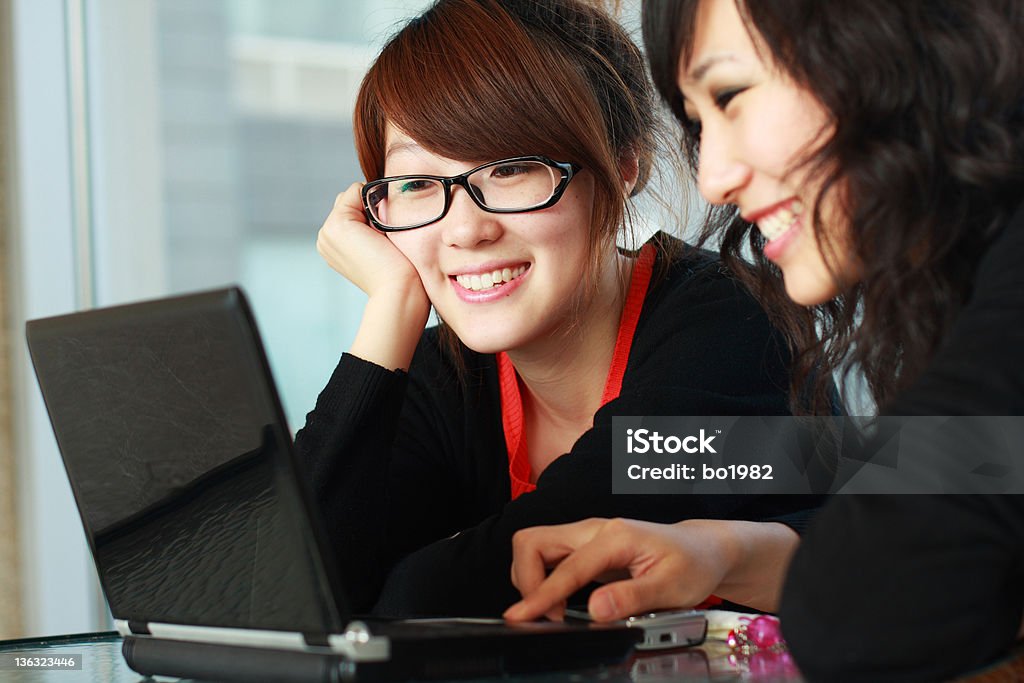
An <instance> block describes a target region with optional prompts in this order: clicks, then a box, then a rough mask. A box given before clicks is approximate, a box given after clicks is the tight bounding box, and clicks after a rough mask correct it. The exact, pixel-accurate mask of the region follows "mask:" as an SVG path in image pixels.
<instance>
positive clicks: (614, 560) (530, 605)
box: [513, 540, 629, 619]
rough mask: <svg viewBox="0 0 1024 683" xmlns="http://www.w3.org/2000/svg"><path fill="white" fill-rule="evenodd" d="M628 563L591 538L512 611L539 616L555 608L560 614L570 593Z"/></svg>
mask: <svg viewBox="0 0 1024 683" xmlns="http://www.w3.org/2000/svg"><path fill="white" fill-rule="evenodd" d="M628 563H629V562H628V559H627V558H622V557H620V553H619V552H616V551H615V550H614V549H612V550H611V552H609V548H608V547H607V546H602V544H601V543H600V542H596V541H593V540H592V541H591V542H589V543H586V544H584V545H583V546H581V547H580V548H579V549H577V550H576V551H575V552H574V553H572V554H570V555H569V556H567V557H566V558H565V559H564V560H563V561H562V562H561V563H560V564H559V565H558V566H557V567H555V569H554V571H552V572H551V574H550V575H549V576H548V577H547V578H546V579H545V580H544V581H543V582H541V583H540V585H538V586H537V588H536V589H535V590H533V591H531V592H530V593H529V594H524V598H523V600H522V601H521V602H520V603H518V604H517V606H516V607H517V608H516V610H515V611H514V612H513V614H514V616H515V617H516V618H522V619H536V618H537V617H539V616H540V615H542V614H547V613H549V612H552V610H555V612H554V613H557V612H558V609H559V608H560V607H561V606H562V604H563V603H564V602H565V600H566V599H568V597H569V596H570V595H572V594H573V593H575V592H576V591H578V590H579V589H580V588H583V587H584V586H586V585H587V584H588V583H590V582H591V581H593V580H594V578H595V577H597V576H599V575H600V574H602V573H604V572H606V571H608V570H610V569H614V568H619V567H623V566H626V565H628Z"/></svg>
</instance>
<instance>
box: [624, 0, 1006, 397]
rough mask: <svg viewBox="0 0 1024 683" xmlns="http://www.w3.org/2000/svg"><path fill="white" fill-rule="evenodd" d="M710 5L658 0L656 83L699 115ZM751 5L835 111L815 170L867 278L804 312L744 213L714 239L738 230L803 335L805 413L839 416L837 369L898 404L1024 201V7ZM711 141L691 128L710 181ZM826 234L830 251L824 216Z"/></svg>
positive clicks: (794, 74)
mask: <svg viewBox="0 0 1024 683" xmlns="http://www.w3.org/2000/svg"><path fill="white" fill-rule="evenodd" d="M699 2H700V0H659V2H650V3H644V7H643V12H644V18H643V32H644V41H645V44H646V48H647V53H648V61H649V63H650V65H651V71H652V78H653V81H654V85H655V87H656V89H657V90H658V91H659V93H660V94H661V96H662V98H663V99H664V100H665V102H666V103H667V105H668V107H669V108H670V110H671V111H672V113H673V114H674V115H675V116H676V117H677V118H678V119H679V121H680V122H682V123H684V124H685V123H686V120H687V119H686V115H685V113H684V111H683V102H682V96H681V95H680V93H679V90H678V87H677V78H678V74H679V66H680V64H683V65H685V64H687V63H688V61H689V59H690V57H691V54H692V48H693V38H694V36H693V33H694V26H695V17H696V12H697V7H698V5H699ZM736 2H737V6H738V9H739V11H740V15H741V17H742V18H743V20H744V22H745V23H746V25H747V27H748V29H749V30H750V32H751V35H752V36H756V37H757V38H758V39H759V41H763V45H764V47H766V48H767V51H768V53H769V54H770V58H771V59H772V60H773V61H774V63H775V65H776V66H778V67H780V68H781V69H782V70H783V71H784V72H786V73H787V74H788V75H789V76H790V77H791V78H793V80H794V81H795V82H796V83H797V84H799V85H800V86H802V87H804V88H806V89H807V90H809V91H810V92H811V93H813V94H814V96H815V97H817V99H818V100H819V101H820V102H821V103H822V104H823V106H824V107H825V108H826V110H827V111H828V112H829V114H830V116H831V119H832V123H833V124H834V133H833V134H832V135H831V137H830V138H829V139H828V140H826V141H825V142H824V143H823V144H822V145H821V146H820V148H818V149H817V150H815V152H814V153H813V154H812V155H811V156H810V157H809V158H808V159H806V160H804V163H805V168H807V169H809V171H810V172H812V173H819V174H821V176H820V177H822V179H823V180H824V188H825V190H824V192H827V191H828V190H829V189H830V188H831V189H837V188H838V186H839V185H840V184H841V187H842V193H841V195H840V196H841V197H842V199H843V206H844V207H845V208H846V210H847V212H848V215H849V223H850V239H849V243H850V245H851V246H852V248H853V249H854V250H855V254H856V256H858V257H859V259H860V261H861V262H862V263H863V264H864V270H863V277H862V278H861V279H860V281H859V282H858V283H855V284H850V285H848V286H845V287H844V288H843V290H842V291H841V293H840V295H839V296H838V297H836V298H835V299H833V300H832V301H830V302H828V303H826V304H823V305H820V306H815V307H809V308H804V307H800V306H798V305H796V304H794V303H793V302H792V301H790V300H789V299H788V297H787V296H786V293H785V291H784V289H783V286H782V280H781V277H780V273H779V271H778V269H777V268H776V267H775V266H774V265H773V264H772V263H771V262H770V261H768V260H767V259H765V258H764V256H763V254H762V250H761V247H763V243H764V238H763V237H761V235H760V233H759V232H758V231H757V230H755V229H753V226H752V225H751V224H749V223H747V222H745V221H743V220H742V219H740V218H738V217H737V214H736V211H735V209H734V208H733V207H712V208H711V209H710V210H709V215H708V217H707V218H708V220H707V222H706V225H705V228H704V231H703V235H702V240H703V241H707V240H710V239H712V238H719V237H720V238H721V245H720V250H721V253H722V258H723V261H725V263H726V264H727V265H728V266H729V267H730V268H731V269H732V270H733V271H734V272H736V273H738V274H739V275H740V276H741V277H742V278H743V279H744V281H745V282H746V283H747V284H748V286H749V287H750V288H751V289H752V291H754V293H755V294H756V295H758V296H759V297H760V299H761V300H762V302H763V304H764V305H765V306H766V308H768V310H769V311H770V314H771V315H772V316H773V318H774V320H775V322H776V324H777V325H779V326H780V327H781V328H783V329H784V330H785V331H786V332H787V334H788V336H789V339H790V342H791V343H792V345H793V347H794V354H795V363H794V373H793V380H792V382H793V384H792V395H793V397H794V409H796V410H800V411H801V412H821V411H824V410H827V408H828V404H829V391H830V386H829V385H830V382H831V380H832V377H833V374H834V373H835V372H836V371H838V372H839V373H840V376H841V377H844V378H845V377H847V376H848V373H849V372H850V370H851V369H853V368H857V369H859V370H860V371H861V372H863V375H864V377H865V379H866V381H867V385H868V387H869V388H870V390H871V393H872V395H873V397H874V399H875V401H876V403H877V404H878V405H879V406H884V405H885V403H887V402H888V401H890V400H891V399H892V398H894V396H895V395H896V394H898V393H899V392H900V391H901V390H902V389H904V388H906V387H907V385H908V384H910V383H912V382H913V381H914V380H915V379H916V378H917V377H918V376H919V375H920V374H921V372H922V371H923V370H924V369H925V368H926V367H927V365H928V363H929V361H930V360H931V358H932V356H933V355H934V354H935V352H936V350H937V349H938V347H939V345H940V344H941V341H942V339H943V337H944V336H945V334H946V333H947V332H948V330H949V328H950V326H951V324H952V321H953V320H954V318H955V317H956V315H957V313H958V311H959V310H960V309H961V307H962V306H963V304H964V303H965V301H966V300H967V298H968V297H969V296H970V293H971V286H972V281H973V279H974V273H975V269H976V267H977V264H978V261H979V259H980V257H981V255H982V253H983V252H984V251H985V249H986V247H987V245H989V244H990V243H991V241H992V240H993V238H994V237H995V236H996V234H997V233H998V232H999V231H1000V230H1001V228H1002V226H1004V225H1005V224H1006V222H1007V220H1008V218H1009V216H1010V214H1011V213H1012V212H1013V210H1014V208H1015V207H1016V205H1018V204H1019V203H1020V202H1021V201H1022V199H1024V196H1022V195H1024V193H1022V187H1024V3H1022V2H1020V0H984V1H983V2H978V1H976V0H899V2H893V1H892V0H857V1H856V2H849V0H772V1H771V2H760V1H749V0H736ZM684 128H685V126H684ZM694 133H695V132H694V131H692V130H684V132H683V147H684V151H685V152H686V154H687V157H688V161H689V164H690V166H691V170H692V171H693V173H694V175H695V174H696V168H697V163H698V158H697V154H698V151H699V138H698V137H697V135H695V134H694ZM813 226H814V231H815V234H816V235H817V236H818V239H819V244H825V243H826V241H824V240H823V239H822V236H823V231H822V226H821V223H820V217H819V214H818V211H817V208H816V209H815V211H814V220H813ZM746 246H749V248H750V249H751V253H752V254H753V258H752V262H748V261H746V260H745V259H744V257H743V251H744V250H745V247H746ZM826 256H827V254H826Z"/></svg>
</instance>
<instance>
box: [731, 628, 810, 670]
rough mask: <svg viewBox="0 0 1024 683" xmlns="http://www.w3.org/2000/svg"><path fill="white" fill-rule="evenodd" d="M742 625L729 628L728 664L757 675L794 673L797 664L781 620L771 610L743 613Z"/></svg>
mask: <svg viewBox="0 0 1024 683" xmlns="http://www.w3.org/2000/svg"><path fill="white" fill-rule="evenodd" d="M739 621H740V625H739V626H737V627H735V628H733V629H732V630H731V631H729V634H728V635H727V636H726V637H725V642H726V644H727V645H728V646H729V647H730V648H731V649H732V653H731V654H730V655H729V664H730V665H731V666H732V667H733V668H736V669H739V670H740V671H745V672H750V673H752V674H756V675H758V676H762V675H763V676H783V675H790V674H795V673H796V671H797V668H796V665H795V664H794V663H793V658H792V657H791V656H790V654H789V652H788V651H787V649H786V641H784V640H783V639H782V630H781V629H780V627H779V620H778V618H777V617H773V616H771V615H769V614H760V615H758V616H756V617H748V616H741V617H740V618H739Z"/></svg>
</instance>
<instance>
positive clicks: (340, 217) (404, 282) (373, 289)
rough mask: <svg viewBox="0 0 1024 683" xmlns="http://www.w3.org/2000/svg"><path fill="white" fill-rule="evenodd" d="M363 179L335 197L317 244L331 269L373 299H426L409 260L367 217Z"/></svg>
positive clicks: (318, 249) (421, 284)
mask: <svg viewBox="0 0 1024 683" xmlns="http://www.w3.org/2000/svg"><path fill="white" fill-rule="evenodd" d="M362 187H363V184H362V183H353V184H352V185H351V186H350V187H349V188H348V189H347V190H345V192H343V193H341V194H339V195H338V196H337V198H336V199H335V200H334V208H333V209H332V210H331V213H330V215H328V216H327V219H326V220H325V221H324V224H323V226H322V227H321V228H320V232H319V234H318V235H317V240H316V248H317V251H318V252H320V256H322V257H323V259H324V261H326V262H327V265H329V266H330V267H331V268H333V269H334V270H336V271H338V272H339V273H341V274H342V275H344V276H345V278H346V279H348V280H349V281H350V282H351V283H352V284H354V285H355V286H357V287H359V289H361V290H363V291H364V292H366V294H367V295H368V296H369V297H370V298H371V299H372V298H373V297H375V296H379V295H382V294H398V293H401V295H402V296H417V297H421V298H422V299H424V300H425V299H426V296H427V295H426V292H424V291H423V283H422V282H421V281H420V278H419V275H418V274H417V273H416V269H415V268H414V267H413V265H412V263H411V262H410V261H409V259H407V258H406V257H405V255H404V254H402V252H401V251H399V249H398V247H396V246H395V245H394V244H392V242H391V240H390V239H388V237H387V235H385V234H384V233H382V232H379V231H377V230H375V229H374V228H373V227H371V226H370V225H369V224H368V223H367V221H366V214H365V213H363V204H362V199H361V197H360V190H361V189H362Z"/></svg>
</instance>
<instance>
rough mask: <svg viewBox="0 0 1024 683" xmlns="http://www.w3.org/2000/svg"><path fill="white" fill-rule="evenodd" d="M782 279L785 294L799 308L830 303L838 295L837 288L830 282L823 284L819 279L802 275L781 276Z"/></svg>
mask: <svg viewBox="0 0 1024 683" xmlns="http://www.w3.org/2000/svg"><path fill="white" fill-rule="evenodd" d="M783 278H784V281H785V284H786V294H787V295H789V298H790V299H792V300H793V303H796V304H799V305H800V306H817V305H818V304H823V303H825V302H827V301H831V300H832V299H834V298H835V297H836V296H837V295H838V294H839V288H838V287H836V286H835V284H834V283H833V282H832V281H831V280H829V281H827V282H823V281H822V280H821V278H818V277H815V276H813V275H808V274H803V273H802V274H797V275H794V276H793V277H789V276H786V275H783Z"/></svg>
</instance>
